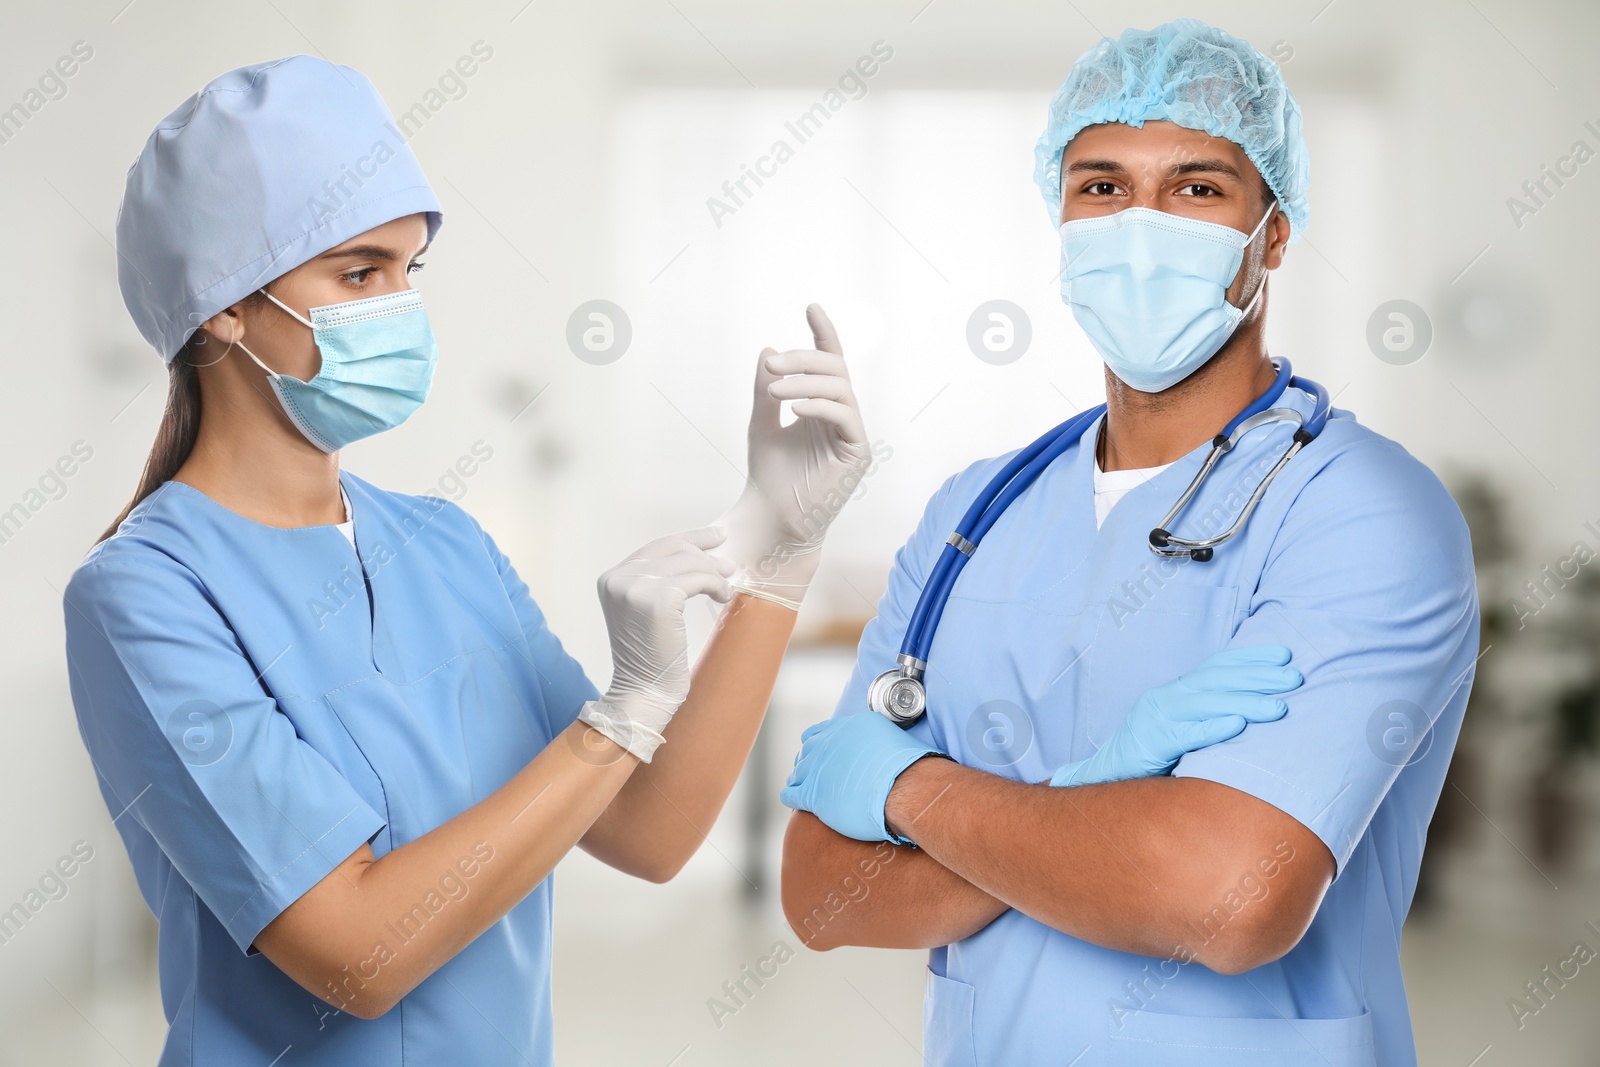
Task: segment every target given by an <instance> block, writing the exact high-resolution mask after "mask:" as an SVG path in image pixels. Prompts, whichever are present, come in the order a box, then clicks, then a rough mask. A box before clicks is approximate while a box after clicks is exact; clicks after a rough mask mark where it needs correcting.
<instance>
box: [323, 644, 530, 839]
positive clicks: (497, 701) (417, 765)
mask: <svg viewBox="0 0 1600 1067" xmlns="http://www.w3.org/2000/svg"><path fill="white" fill-rule="evenodd" d="M512 654H514V653H512V652H511V651H510V649H503V650H493V649H479V650H477V651H474V652H468V653H464V654H462V655H459V656H456V657H454V658H453V659H451V660H448V661H447V662H445V663H443V664H441V665H440V666H439V667H437V668H435V669H434V670H433V671H430V672H429V673H428V674H425V675H423V676H422V677H421V678H418V679H416V680H415V681H412V682H396V681H394V680H393V679H391V678H389V677H387V676H385V675H373V676H371V677H368V678H364V679H361V680H359V681H356V682H352V683H350V684H349V685H345V686H341V687H340V688H338V689H335V690H333V691H332V692H330V693H328V694H327V696H326V699H327V701H328V704H329V705H330V706H331V707H332V708H333V711H334V713H335V714H336V715H338V716H339V720H340V721H341V722H342V723H343V724H344V727H345V729H346V730H347V731H349V734H350V737H351V739H352V740H354V741H355V743H356V745H357V747H359V748H360V749H361V752H362V755H364V756H365V757H366V760H367V762H368V763H369V764H371V766H372V769H373V771H374V773H376V774H377V776H378V778H379V779H380V780H381V781H382V783H383V792H384V796H385V800H386V804H387V807H388V820H389V826H388V829H387V831H386V834H387V836H389V838H390V844H391V846H393V847H398V846H400V845H403V844H406V843H407V842H409V841H413V840H415V839H416V838H418V837H421V836H422V835H423V834H425V833H427V832H428V831H429V830H432V829H433V828H434V827H436V826H439V825H440V824H441V823H444V822H447V821H449V820H450V819H453V818H455V817H456V816H457V815H459V814H461V812H463V811H465V810H466V809H467V808H469V807H471V806H472V805H474V804H477V803H479V802H480V801H482V800H484V799H486V798H487V797H488V796H489V794H491V793H493V792H494V791H495V790H496V789H499V788H500V787H501V786H502V785H504V784H505V783H506V782H507V781H509V780H510V779H511V777H512V776H513V775H515V774H516V773H517V772H518V771H519V770H521V769H522V768H523V767H524V766H526V765H527V764H528V763H529V762H530V761H532V759H533V758H534V757H535V756H537V755H538V754H539V752H540V751H541V750H542V749H543V748H544V746H545V745H546V744H548V743H549V738H548V737H545V736H543V734H544V731H543V730H542V729H541V728H540V726H539V723H540V722H541V721H542V718H543V717H542V715H541V714H540V711H541V709H539V708H532V707H528V706H527V700H526V698H525V697H524V696H523V695H522V694H521V693H519V691H518V688H517V687H516V685H514V683H513V681H512V678H511V677H510V676H509V675H508V674H507V672H506V669H505V665H504V664H503V663H502V662H501V661H500V657H501V656H502V655H512Z"/></svg>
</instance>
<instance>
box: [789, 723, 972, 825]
mask: <svg viewBox="0 0 1600 1067" xmlns="http://www.w3.org/2000/svg"><path fill="white" fill-rule="evenodd" d="M940 755H943V753H941V752H940V751H939V750H938V749H936V748H932V747H930V746H928V745H925V744H923V743H922V742H921V741H918V740H917V739H916V738H915V737H912V736H911V735H910V734H909V733H907V732H906V731H905V730H902V729H900V727H898V726H896V725H895V724H894V723H892V722H890V721H889V720H888V719H887V718H885V717H884V716H882V715H879V714H878V713H877V712H873V711H861V712H857V713H855V714H853V715H841V716H839V717H837V718H833V719H828V720H827V721H825V722H819V723H817V724H815V725H814V726H808V727H807V728H806V732H805V733H803V734H801V735H800V754H799V755H798V756H796V757H795V761H794V770H792V771H790V772H789V781H788V782H787V784H785V785H784V787H783V792H781V793H779V794H778V799H779V800H781V801H783V802H784V803H785V804H787V805H788V806H789V807H791V808H794V809H795V810H797V811H809V812H811V814H813V815H815V816H816V817H817V818H819V819H821V820H822V821H823V822H825V823H827V824H828V826H830V827H831V828H833V829H834V830H835V831H837V832H838V833H841V834H843V835H844V836H846V837H853V838H855V839H856V840H857V841H893V842H895V843H897V844H902V845H905V844H910V842H909V841H907V840H906V839H905V838H903V837H896V836H895V835H893V834H891V833H890V832H889V828H888V827H887V826H886V825H884V817H883V807H884V805H885V804H887V803H888V802H889V787H890V786H892V785H894V780H895V779H896V778H898V777H900V772H901V771H903V770H905V769H906V768H907V767H909V766H911V765H912V764H913V763H915V762H917V760H919V759H921V758H922V757H924V756H940Z"/></svg>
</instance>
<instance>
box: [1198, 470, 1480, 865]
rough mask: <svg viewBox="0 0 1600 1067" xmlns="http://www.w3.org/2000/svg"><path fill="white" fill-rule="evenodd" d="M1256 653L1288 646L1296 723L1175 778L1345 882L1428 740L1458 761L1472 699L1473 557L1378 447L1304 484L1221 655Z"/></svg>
mask: <svg viewBox="0 0 1600 1067" xmlns="http://www.w3.org/2000/svg"><path fill="white" fill-rule="evenodd" d="M1261 643H1273V644H1283V645H1287V646H1288V647H1289V648H1290V649H1291V650H1292V652H1293V660H1292V665H1293V666H1295V667H1297V668H1298V669H1299V670H1300V671H1301V673H1302V674H1303V675H1304V676H1305V683H1304V685H1302V686H1301V687H1300V688H1299V689H1297V690H1295V691H1294V692H1292V693H1290V694H1287V695H1286V697H1285V700H1286V701H1287V703H1288V705H1289V711H1288V713H1287V714H1286V715H1285V716H1284V717H1283V718H1282V719H1280V720H1278V721H1276V722H1270V723H1259V724H1256V725H1252V726H1250V727H1248V728H1247V729H1246V730H1245V731H1244V732H1243V733H1241V734H1240V735H1238V736H1237V737H1235V738H1232V739H1231V740H1229V741H1225V742H1223V743H1221V744H1218V745H1213V746H1212V747H1210V748H1206V749H1201V750H1198V751H1195V752H1190V753H1188V754H1187V755H1185V756H1184V757H1183V759H1182V760H1181V761H1180V762H1179V763H1178V766H1177V768H1176V769H1175V770H1174V771H1173V774H1174V775H1175V776H1178V777H1196V778H1207V779H1210V780H1212V781H1216V782H1221V783H1222V784H1224V785H1229V786H1232V787H1234V788H1236V789H1240V790H1242V791H1244V792H1246V793H1250V794H1251V795H1253V796H1256V797H1258V798H1260V799H1262V800H1264V801H1266V802H1267V803H1269V804H1272V805H1273V806H1274V807H1277V808H1279V809H1280V810H1282V811H1284V812H1286V813H1287V814H1289V815H1291V816H1293V817H1294V818H1295V819H1296V820H1298V821H1299V822H1301V823H1302V824H1304V825H1305V826H1306V827H1307V828H1309V829H1310V830H1311V831H1312V832H1313V833H1315V834H1316V835H1317V836H1318V837H1319V838H1321V839H1322V841H1323V842H1324V843H1325V844H1326V845H1327V846H1328V849H1329V851H1330V852H1332V853H1333V857H1334V861H1335V864H1336V870H1335V877H1337V874H1338V872H1341V871H1343V869H1344V866H1345V863H1346V861H1347V860H1348V859H1349V858H1350V855H1351V853H1352V852H1353V851H1354V850H1355V847H1356V844H1357V843H1358V842H1359V841H1360V840H1361V838H1362V836H1363V835H1364V834H1365V833H1366V831H1367V827H1368V824H1369V823H1370V822H1371V821H1372V818H1373V816H1374V814H1375V813H1376V812H1377V810H1378V806H1379V805H1380V804H1381V803H1382V802H1383V801H1384V799H1385V797H1386V795H1388V793H1389V791H1390V789H1391V788H1392V787H1393V786H1394V784H1395V782H1396V780H1397V779H1398V778H1399V776H1400V775H1401V774H1403V773H1407V771H1406V770H1405V769H1403V768H1406V767H1407V764H1408V762H1409V761H1410V758H1411V756H1412V754H1413V753H1414V752H1415V750H1416V749H1417V747H1418V746H1420V745H1421V743H1422V741H1423V740H1424V738H1426V737H1428V735H1429V734H1430V732H1431V731H1433V730H1434V729H1435V727H1437V730H1438V732H1439V733H1440V734H1441V735H1442V736H1441V737H1439V739H1438V743H1439V744H1440V745H1446V746H1453V745H1454V743H1455V736H1456V731H1458V730H1459V728H1460V722H1461V713H1462V709H1463V707H1464V705H1465V702H1466V697H1467V693H1468V691H1469V690H1470V688H1471V684H1472V676H1473V669H1474V666H1475V664H1476V661H1477V655H1478V596H1477V584H1476V580H1475V578H1474V573H1473V566H1472V552H1471V545H1470V541H1469V537H1468V533H1467V529H1466V523H1465V521H1464V520H1463V519H1462V516H1461V512H1460V509H1459V508H1457V507H1456V505H1455V502H1454V501H1453V500H1452V499H1451V498H1450V496H1449V494H1448V493H1447V492H1446V491H1445V489H1444V486H1443V485H1441V484H1440V483H1439V481H1438V479H1437V478H1435V477H1434V475H1433V473H1432V472H1431V471H1429V470H1428V469H1427V468H1426V467H1425V466H1423V465H1422V464H1421V463H1419V462H1418V461H1417V460H1415V459H1414V458H1412V457H1411V456H1410V455H1409V454H1408V453H1406V452H1405V451H1404V450H1403V449H1402V448H1400V447H1399V446H1398V445H1396V444H1394V443H1393V442H1390V441H1387V440H1382V439H1378V440H1371V441H1363V442H1358V443H1356V444H1354V445H1351V446H1349V447H1348V448H1347V450H1346V451H1345V452H1343V453H1341V454H1339V455H1337V456H1335V457H1333V459H1331V460H1330V461H1328V462H1327V464H1326V465H1325V466H1324V467H1323V468H1322V469H1321V470H1320V471H1318V472H1317V473H1316V474H1315V475H1314V476H1313V477H1312V478H1311V479H1309V480H1308V482H1307V483H1306V484H1305V485H1304V486H1303V487H1302V488H1301V490H1300V493H1299V495H1298V496H1297V497H1296V499H1295V501H1294V503H1293V505H1292V506H1291V507H1290V509H1289V511H1288V515H1287V518H1286V519H1285V521H1284V523H1283V526H1282V528H1281V529H1280V530H1279V531H1278V534H1277V536H1276V537H1275V539H1274V543H1273V546H1272V549H1271V551H1270V553H1269V555H1268V559H1267V563H1266V566H1265V568H1264V570H1263V572H1262V574H1261V578H1260V582H1259V585H1258V587H1257V588H1256V589H1255V591H1254V595H1253V596H1252V598H1251V601H1250V609H1249V614H1248V616H1247V617H1246V618H1245V619H1244V620H1243V622H1242V623H1241V624H1240V626H1239V628H1238V630H1237V631H1236V632H1235V633H1234V635H1233V637H1232V639H1231V640H1230V641H1229V642H1228V646H1229V647H1238V646H1241V645H1253V644H1261ZM1396 731H1398V733H1397V732H1396ZM1397 739H1398V742H1399V743H1400V745H1401V746H1402V747H1401V748H1400V749H1399V750H1396V749H1395V748H1394V747H1393V746H1394V744H1395V743H1396V741H1397ZM1430 743H1431V741H1430ZM1418 766H1420V765H1419V764H1412V765H1411V767H1412V768H1415V767H1418ZM1430 804H1431V800H1430ZM1429 816H1431V807H1430V808H1429V810H1427V811H1425V812H1421V813H1420V814H1419V815H1418V817H1419V818H1420V819H1421V821H1422V822H1423V823H1424V824H1425V823H1426V821H1427V818H1428V817H1429Z"/></svg>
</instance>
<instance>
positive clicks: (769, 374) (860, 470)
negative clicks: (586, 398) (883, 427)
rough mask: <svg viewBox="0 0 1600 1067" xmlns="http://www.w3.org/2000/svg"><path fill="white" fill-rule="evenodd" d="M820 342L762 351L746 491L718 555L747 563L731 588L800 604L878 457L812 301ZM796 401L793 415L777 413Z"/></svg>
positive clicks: (829, 331)
mask: <svg viewBox="0 0 1600 1067" xmlns="http://www.w3.org/2000/svg"><path fill="white" fill-rule="evenodd" d="M806 322H807V324H808V325H809V326H810V327H811V336H812V339H813V340H814V341H815V343H816V346H817V347H816V348H814V349H812V348H796V349H791V350H789V351H787V352H776V351H774V350H772V349H770V348H764V349H762V350H761V356H760V359H759V360H758V361H757V363H756V384H755V403H754V406H753V408H752V410H751V413H750V444H749V449H750V451H749V461H748V462H749V466H748V471H749V473H748V474H747V476H746V479H745V480H746V484H745V490H744V492H743V493H742V494H741V495H740V497H739V499H738V501H737V502H736V503H735V504H734V505H733V507H732V508H731V509H729V510H728V511H727V512H725V513H724V514H723V515H722V517H721V518H719V519H717V521H716V523H715V525H717V526H719V527H721V528H722V529H724V530H726V531H727V532H728V539H727V541H725V542H724V543H723V544H722V546H721V547H720V548H719V549H717V551H716V554H717V555H719V556H727V557H728V558H730V559H732V560H734V561H736V562H737V563H738V565H739V571H738V574H737V575H736V576H735V578H734V581H733V586H734V588H735V589H739V590H742V591H744V592H747V593H750V594H752V595H754V596H759V597H764V598H765V599H767V600H774V601H777V602H778V603H780V604H785V605H787V606H788V607H791V608H796V609H798V608H799V607H800V599H801V598H802V597H803V596H805V592H806V587H807V586H809V585H810V584H811V578H812V576H813V575H814V574H816V571H817V565H818V564H819V563H820V562H821V552H820V549H821V547H822V538H823V535H824V534H826V533H827V531H828V525H829V524H830V523H831V522H832V521H833V519H834V516H836V515H837V514H838V513H839V512H840V511H841V510H842V509H843V508H844V505H845V502H846V501H848V500H849V499H850V495H851V494H852V493H853V492H855V489H856V487H857V486H858V485H860V484H861V479H862V478H863V477H865V476H866V473H867V471H868V469H869V468H870V467H871V465H872V453H871V450H870V449H869V448H868V446H867V431H866V427H864V426H863V425H862V422H861V409H860V406H859V405H858V404H857V402H856V395H855V392H854V390H852V389H851V387H850V371H849V368H847V367H846V366H845V361H844V351H843V349H841V348H840V347H839V337H838V335H837V334H836V333H835V332H834V329H833V323H831V322H829V321H828V316H827V315H826V314H825V313H824V312H823V310H822V308H821V307H819V306H818V305H816V304H812V305H810V306H809V307H807V308H806ZM785 400H792V401H794V413H795V415H796V416H797V418H796V419H795V421H794V422H792V423H790V424H789V425H788V426H783V425H781V424H780V421H779V412H780V410H781V403H782V401H785Z"/></svg>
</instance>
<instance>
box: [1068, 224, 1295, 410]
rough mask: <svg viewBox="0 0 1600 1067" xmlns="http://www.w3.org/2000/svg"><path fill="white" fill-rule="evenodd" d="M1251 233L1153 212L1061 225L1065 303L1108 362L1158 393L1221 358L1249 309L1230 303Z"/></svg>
mask: <svg viewBox="0 0 1600 1067" xmlns="http://www.w3.org/2000/svg"><path fill="white" fill-rule="evenodd" d="M1271 217H1272V209H1271V208H1270V207H1269V208H1268V209H1267V213H1266V214H1265V215H1262V216H1261V221H1260V222H1259V223H1257V224H1256V228H1255V230H1254V231H1253V232H1252V233H1251V234H1250V235H1249V236H1248V237H1246V236H1245V235H1244V234H1242V233H1240V232H1239V231H1238V230H1236V229H1234V228H1233V227H1232V226H1222V225H1218V224H1217V223H1214V222H1200V221H1197V220H1195V219H1189V218H1184V217H1183V216H1182V215H1172V214H1168V213H1167V212H1165V211H1155V210H1153V209H1151V208H1144V207H1130V208H1124V209H1123V210H1121V211H1118V212H1116V213H1115V214H1112V215H1102V216H1099V217H1098V218H1092V219H1073V220H1071V221H1069V222H1065V223H1063V224H1062V226H1061V299H1062V300H1064V301H1065V302H1066V303H1067V304H1068V305H1069V306H1070V307H1071V308H1072V317H1073V318H1075V319H1077V320H1078V325H1079V326H1082V327H1083V331H1084V332H1085V333H1087V334H1088V335H1089V340H1090V341H1092V342H1093V343H1094V346H1095V348H1096V349H1098V350H1099V352H1100V356H1101V358H1102V359H1104V360H1105V362H1106V366H1108V367H1110V368H1111V373H1113V374H1115V375H1116V376H1117V377H1118V378H1120V379H1122V381H1124V382H1126V383H1127V384H1128V385H1130V386H1132V387H1133V388H1135V389H1137V390H1139V391H1140V392H1141V393H1159V392H1161V391H1162V390H1163V389H1169V388H1171V387H1172V386H1174V385H1176V384H1178V383H1179V382H1181V381H1183V379H1185V378H1187V377H1188V376H1189V375H1191V374H1193V373H1194V372H1195V371H1196V370H1198V369H1199V368H1200V366H1201V365H1202V364H1203V363H1205V361H1206V360H1208V359H1210V358H1211V357H1212V356H1214V355H1216V353H1217V351H1218V350H1219V349H1221V348H1222V346H1223V344H1224V343H1226V341H1227V340H1228V338H1229V337H1230V336H1232V334H1233V331H1234V329H1235V327H1237V326H1238V325H1239V320H1241V319H1243V318H1244V317H1245V316H1246V315H1247V314H1249V313H1250V309H1251V308H1253V307H1254V306H1255V303H1256V301H1257V300H1259V299H1260V298H1261V292H1262V290H1263V289H1265V288H1266V282H1265V279H1263V280H1262V283H1261V284H1260V285H1258V286H1256V292H1255V295H1254V296H1252V297H1251V298H1250V301H1249V303H1247V304H1246V305H1245V306H1244V307H1243V308H1236V307H1234V306H1233V305H1232V304H1230V303H1228V301H1227V292H1228V286H1229V285H1231V284H1233V279H1234V276H1235V275H1236V274H1238V273H1239V264H1240V263H1241V262H1243V260H1244V250H1245V248H1246V247H1248V246H1249V244H1250V242H1251V241H1254V240H1255V238H1256V234H1257V233H1260V232H1261V227H1263V226H1265V225H1266V223H1267V219H1269V218H1271Z"/></svg>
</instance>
